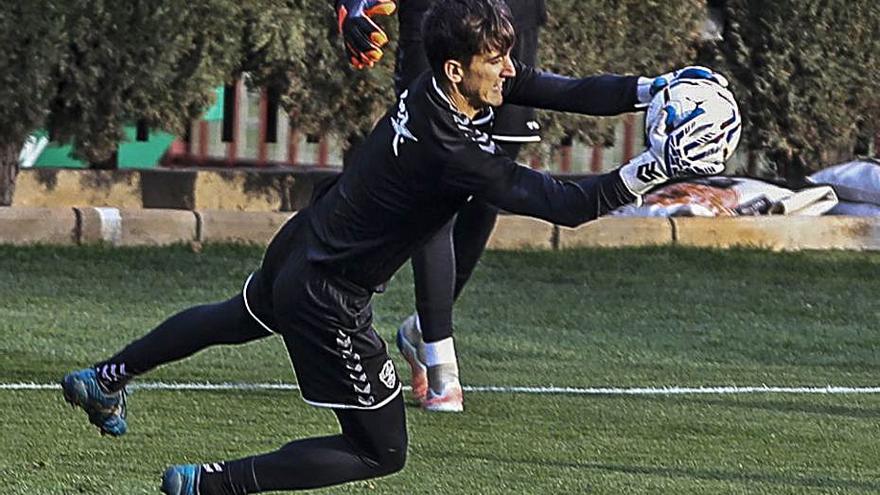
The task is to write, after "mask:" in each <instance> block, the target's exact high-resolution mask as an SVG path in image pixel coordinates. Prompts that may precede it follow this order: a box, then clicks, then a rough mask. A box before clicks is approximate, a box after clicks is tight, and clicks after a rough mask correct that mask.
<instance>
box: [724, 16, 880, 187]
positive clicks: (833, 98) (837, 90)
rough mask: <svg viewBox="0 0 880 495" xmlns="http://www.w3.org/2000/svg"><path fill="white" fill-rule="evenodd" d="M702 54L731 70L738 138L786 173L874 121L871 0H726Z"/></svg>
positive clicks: (878, 40)
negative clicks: (717, 33)
mask: <svg viewBox="0 0 880 495" xmlns="http://www.w3.org/2000/svg"><path fill="white" fill-rule="evenodd" d="M725 15H726V17H727V22H726V25H725V30H724V39H723V41H721V42H718V44H717V45H715V46H712V47H709V50H708V52H709V54H710V57H713V58H714V59H715V60H717V61H719V62H720V63H722V64H723V65H724V66H725V67H726V69H727V71H728V73H729V74H730V75H731V76H732V78H731V79H732V82H733V90H734V92H735V94H736V95H737V99H738V101H739V102H740V108H741V110H742V112H743V125H744V129H743V137H744V142H745V144H746V146H748V147H749V148H750V149H755V150H763V151H765V152H766V153H767V156H768V157H769V158H770V159H771V161H772V162H773V163H774V164H775V165H776V166H777V170H776V172H777V173H778V174H780V175H785V176H788V177H789V178H798V177H802V176H803V175H804V174H805V173H807V172H809V171H810V170H815V169H819V168H822V167H824V166H827V165H829V164H830V163H829V161H833V160H835V159H841V158H849V156H851V152H852V148H853V144H854V142H855V138H856V136H857V135H858V134H859V132H860V131H861V132H862V133H873V132H875V131H876V130H877V129H878V127H877V122H880V106H878V101H880V100H878V98H877V94H878V92H880V79H878V77H877V74H880V37H878V36H877V33H878V32H880V8H878V7H877V3H876V2H875V1H872V0H854V1H849V0H846V1H844V0H841V1H828V0H781V1H774V2H764V1H760V0H730V1H728V2H727V7H726V9H725Z"/></svg>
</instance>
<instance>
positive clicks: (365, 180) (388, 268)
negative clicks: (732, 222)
mask: <svg viewBox="0 0 880 495" xmlns="http://www.w3.org/2000/svg"><path fill="white" fill-rule="evenodd" d="M514 65H515V68H516V76H515V77H513V78H510V79H508V80H506V81H505V84H504V88H503V93H504V101H505V103H514V104H518V105H523V106H530V107H536V108H544V109H549V110H560V111H569V112H578V113H584V114H590V115H614V114H619V113H622V112H627V111H632V110H634V105H635V104H636V80H637V78H635V77H624V76H612V75H605V76H597V77H589V78H584V79H572V78H566V77H561V76H558V75H554V74H550V73H546V72H541V71H538V70H536V69H534V68H532V67H528V66H525V65H523V64H520V63H519V62H516V61H514ZM493 118H494V112H493V111H492V109H491V108H489V109H487V110H486V111H485V112H483V113H481V114H480V115H478V116H477V117H475V118H474V119H469V118H468V117H467V116H466V115H464V114H462V113H461V112H458V111H457V110H456V109H455V108H454V107H453V105H452V104H451V103H450V101H449V100H448V99H447V97H446V95H445V94H443V92H442V91H441V90H440V87H439V85H438V84H437V82H436V81H435V80H434V78H433V77H432V75H431V73H430V72H428V73H425V74H424V75H422V76H420V77H419V78H417V79H416V80H415V81H414V82H413V83H412V84H411V85H410V86H409V88H408V89H407V90H406V91H404V92H403V93H401V95H400V97H399V99H398V101H397V103H396V104H395V105H393V106H392V107H391V108H390V109H389V111H388V112H387V113H386V114H385V115H384V116H383V117H382V119H381V120H380V121H379V122H378V124H377V125H376V127H375V128H374V129H373V131H372V132H371V133H370V135H369V136H368V138H367V139H366V141H365V142H364V143H363V144H362V145H361V147H360V148H359V150H358V152H357V154H356V155H355V157H354V160H353V162H352V164H351V165H350V166H348V167H346V169H345V170H344V171H343V172H342V174H341V175H340V176H339V177H338V178H337V179H336V181H335V182H334V183H333V184H332V185H330V186H329V187H326V188H325V189H324V190H323V191H320V192H319V193H317V194H316V195H315V197H314V198H313V202H312V204H311V205H310V207H309V208H307V209H306V210H304V211H303V212H301V214H303V215H308V221H309V224H310V226H311V230H312V234H313V235H308V236H306V238H307V240H306V242H307V246H306V253H307V257H308V259H309V260H310V261H312V262H314V263H317V264H320V265H323V266H324V267H326V268H327V269H329V270H330V271H332V272H333V273H335V274H337V275H340V276H342V277H344V278H346V279H348V280H349V281H351V282H353V283H355V284H357V285H360V286H361V287H364V288H373V287H378V286H381V285H382V284H384V283H385V282H386V281H387V280H388V279H389V278H390V277H391V276H392V275H393V274H394V273H395V272H396V271H397V270H398V269H399V268H400V267H401V266H402V265H403V264H404V263H405V262H406V260H407V259H408V258H409V257H410V255H411V254H412V253H413V252H414V251H415V250H416V249H417V248H419V247H420V246H421V245H422V244H423V243H424V242H426V241H427V240H428V239H429V238H430V237H431V236H432V234H434V233H435V232H436V231H437V230H438V229H439V228H440V227H441V226H443V225H444V224H445V223H446V222H448V221H449V220H450V219H451V218H452V217H453V215H455V213H456V212H457V211H458V209H459V208H461V207H462V205H464V204H465V203H466V202H467V201H468V200H469V199H470V198H471V197H473V196H478V197H480V198H482V199H484V200H486V201H488V202H489V203H492V204H494V205H495V206H497V207H499V208H501V209H504V210H507V211H509V212H511V213H517V214H521V215H528V216H532V217H537V218H541V219H544V220H546V221H548V222H552V223H556V224H560V225H565V226H576V225H579V224H581V223H584V222H586V221H588V220H592V219H595V218H596V217H598V216H599V215H602V214H604V213H606V212H608V211H610V210H612V209H614V208H617V207H619V206H621V205H624V204H627V203H630V202H632V201H633V200H634V199H635V198H634V196H632V194H630V193H629V191H628V190H627V189H626V187H625V186H624V185H623V183H622V181H621V179H620V177H619V175H618V173H617V172H611V173H609V174H604V175H598V176H593V177H589V178H586V179H582V180H579V181H561V180H558V179H555V178H553V177H551V176H550V175H548V174H545V173H541V172H538V171H535V170H531V169H529V168H526V167H523V166H520V165H518V164H517V163H516V162H514V161H513V160H512V159H511V158H510V157H508V156H507V155H505V154H504V153H503V152H502V151H501V148H500V147H498V146H496V145H495V143H494V142H493V140H492V138H491V137H490V136H491V131H492V123H493ZM300 220H302V219H300ZM299 241H302V239H300V240H299Z"/></svg>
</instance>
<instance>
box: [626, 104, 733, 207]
mask: <svg viewBox="0 0 880 495" xmlns="http://www.w3.org/2000/svg"><path fill="white" fill-rule="evenodd" d="M674 112H675V110H674V109H673V108H672V107H671V106H670V107H666V108H664V109H663V110H661V111H660V115H659V116H658V117H657V120H655V121H654V126H653V127H652V128H651V131H650V133H649V134H648V140H649V142H650V149H648V150H647V151H645V152H644V153H642V154H641V155H638V156H637V157H635V158H633V159H632V160H630V161H629V162H628V163H627V164H625V165H623V166H622V167H620V177H621V179H623V183H624V184H625V185H626V187H627V189H629V191H630V192H631V193H633V194H634V195H636V196H641V195H642V194H644V193H646V192H647V191H648V190H649V189H651V188H652V187H654V186H656V185H659V184H663V183H665V182H666V181H668V180H669V179H673V178H677V177H688V176H708V175H717V174H720V173H722V172H724V152H723V150H722V146H721V140H722V139H723V138H724V132H723V131H722V130H720V126H719V125H717V124H715V123H713V122H711V121H709V120H706V119H705V118H702V119H701V118H700V116H701V115H702V114H703V112H701V111H694V112H692V113H691V115H690V116H689V117H688V118H687V119H685V120H684V121H683V122H682V123H681V124H679V125H678V127H675V128H672V129H670V126H671V124H672V122H673V121H674V120H675V113H674Z"/></svg>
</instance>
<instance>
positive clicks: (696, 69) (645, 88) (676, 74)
mask: <svg viewBox="0 0 880 495" xmlns="http://www.w3.org/2000/svg"><path fill="white" fill-rule="evenodd" d="M679 79H708V80H710V81H714V82H715V83H717V84H718V85H719V86H721V87H722V88H726V87H727V78H726V77H724V76H722V75H721V74H719V73H717V72H715V71H713V70H712V69H710V68H708V67H702V66H699V65H689V66H687V67H683V68H681V69H678V70H674V71H672V72H667V73H666V74H663V75H660V76H657V77H653V78H651V77H640V78H639V81H638V86H637V88H636V95H637V97H638V100H639V104H640V105H647V104H648V103H650V102H651V98H653V97H654V95H656V94H657V93H659V92H660V91H661V90H662V89H663V88H665V87H666V86H669V85H670V84H672V83H673V82H675V81H677V80H679Z"/></svg>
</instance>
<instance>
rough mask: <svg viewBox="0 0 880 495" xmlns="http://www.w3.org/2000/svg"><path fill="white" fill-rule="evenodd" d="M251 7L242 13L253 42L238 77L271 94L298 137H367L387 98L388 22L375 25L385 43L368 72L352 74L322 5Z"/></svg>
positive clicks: (390, 91) (391, 26)
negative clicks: (246, 75) (270, 89)
mask: <svg viewBox="0 0 880 495" xmlns="http://www.w3.org/2000/svg"><path fill="white" fill-rule="evenodd" d="M258 3H259V4H261V5H260V8H246V10H245V12H246V14H247V15H248V17H249V22H248V26H252V27H251V28H250V29H249V31H250V32H251V33H253V34H252V35H250V36H248V38H247V39H248V40H249V42H248V43H247V45H248V47H249V50H250V51H249V55H248V56H247V57H246V58H247V60H246V62H245V65H244V69H245V70H247V71H248V73H249V74H250V76H251V81H252V83H253V84H255V85H266V86H274V87H276V88H279V89H280V90H281V96H282V104H283V105H284V107H285V108H286V109H287V110H289V111H290V112H291V114H292V117H293V120H294V122H295V124H296V125H297V127H299V128H300V129H301V130H303V131H305V132H311V133H320V132H328V131H330V132H337V133H339V134H341V135H343V136H348V135H352V134H354V135H361V134H364V133H366V132H367V131H369V129H370V128H372V126H373V124H374V123H375V120H376V119H377V118H379V117H380V116H381V114H382V113H383V112H384V111H385V110H386V108H387V107H388V105H390V104H391V103H392V102H393V98H394V87H393V84H392V77H391V76H392V71H393V68H394V51H395V47H396V39H397V33H396V27H397V22H396V19H388V18H384V17H381V16H378V17H377V18H376V19H375V20H376V22H377V23H379V24H380V25H381V26H383V28H384V29H385V30H386V32H388V34H389V36H390V38H391V40H392V41H391V43H389V44H388V46H386V48H385V49H384V51H385V58H383V60H382V61H381V62H380V63H379V64H377V65H376V67H375V68H373V69H371V70H361V71H359V70H356V69H353V68H352V67H351V66H350V65H349V63H348V59H347V57H346V56H344V52H343V49H342V41H341V40H340V38H339V35H338V34H337V27H336V16H335V14H334V12H333V9H332V8H331V5H330V2H323V3H319V2H314V1H306V0H296V1H288V2H278V1H272V0H267V1H264V2H255V3H254V4H255V5H256V4H258ZM254 55H256V56H254Z"/></svg>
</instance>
